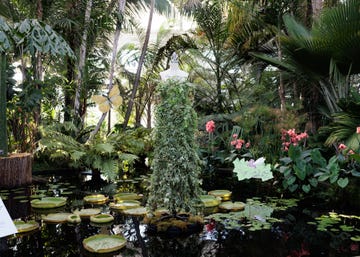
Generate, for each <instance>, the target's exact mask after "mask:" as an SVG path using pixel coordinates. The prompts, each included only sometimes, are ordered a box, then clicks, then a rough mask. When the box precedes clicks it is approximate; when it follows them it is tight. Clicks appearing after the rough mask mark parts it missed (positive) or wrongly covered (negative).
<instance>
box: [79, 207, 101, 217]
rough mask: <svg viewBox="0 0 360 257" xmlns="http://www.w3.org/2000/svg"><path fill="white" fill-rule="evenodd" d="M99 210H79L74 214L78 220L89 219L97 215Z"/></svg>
mask: <svg viewBox="0 0 360 257" xmlns="http://www.w3.org/2000/svg"><path fill="white" fill-rule="evenodd" d="M100 212H101V209H99V208H87V209H81V210H75V211H74V213H75V214H77V215H79V216H80V218H90V217H91V216H93V215H96V214H99V213H100Z"/></svg>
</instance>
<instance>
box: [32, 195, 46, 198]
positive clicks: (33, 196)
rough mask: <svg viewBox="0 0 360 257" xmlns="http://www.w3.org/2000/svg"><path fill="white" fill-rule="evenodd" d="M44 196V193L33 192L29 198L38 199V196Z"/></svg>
mask: <svg viewBox="0 0 360 257" xmlns="http://www.w3.org/2000/svg"><path fill="white" fill-rule="evenodd" d="M43 197H45V195H44V194H35V195H30V198H31V199H39V198H43Z"/></svg>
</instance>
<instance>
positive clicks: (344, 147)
mask: <svg viewBox="0 0 360 257" xmlns="http://www.w3.org/2000/svg"><path fill="white" fill-rule="evenodd" d="M346 148H347V146H346V145H344V144H340V145H339V146H338V149H339V150H345V149H346Z"/></svg>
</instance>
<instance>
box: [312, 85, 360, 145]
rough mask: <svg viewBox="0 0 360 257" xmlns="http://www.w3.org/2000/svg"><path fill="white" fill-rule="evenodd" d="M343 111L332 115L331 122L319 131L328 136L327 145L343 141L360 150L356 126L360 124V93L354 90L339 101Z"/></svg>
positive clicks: (359, 139)
mask: <svg viewBox="0 0 360 257" xmlns="http://www.w3.org/2000/svg"><path fill="white" fill-rule="evenodd" d="M338 106H339V108H341V111H339V112H335V113H333V114H332V115H331V118H332V119H331V122H330V123H329V124H328V125H326V126H323V127H321V128H320V130H319V133H321V134H322V135H323V136H325V137H327V138H326V141H325V145H326V146H332V145H337V144H338V143H340V142H342V143H344V144H345V145H346V146H348V147H349V148H350V149H352V150H353V151H357V150H359V147H360V146H359V143H360V142H359V141H360V138H359V134H357V133H356V128H357V127H358V125H359V124H360V95H359V93H357V92H356V91H355V89H354V90H352V92H351V95H350V97H349V98H346V99H345V98H344V99H340V100H339V102H338Z"/></svg>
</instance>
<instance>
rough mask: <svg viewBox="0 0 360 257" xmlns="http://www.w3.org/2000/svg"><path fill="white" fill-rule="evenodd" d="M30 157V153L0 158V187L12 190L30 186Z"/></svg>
mask: <svg viewBox="0 0 360 257" xmlns="http://www.w3.org/2000/svg"><path fill="white" fill-rule="evenodd" d="M31 182H32V156H31V154H30V153H17V154H10V155H9V156H7V157H0V187H4V188H12V187H16V186H23V185H28V184H31Z"/></svg>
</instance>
